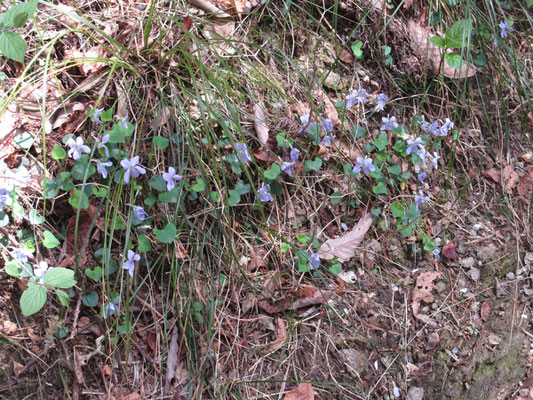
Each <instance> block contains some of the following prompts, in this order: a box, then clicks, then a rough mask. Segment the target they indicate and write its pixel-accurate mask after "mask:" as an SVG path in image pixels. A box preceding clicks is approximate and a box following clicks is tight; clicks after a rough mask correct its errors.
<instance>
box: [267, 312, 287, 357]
mask: <svg viewBox="0 0 533 400" xmlns="http://www.w3.org/2000/svg"><path fill="white" fill-rule="evenodd" d="M274 333H275V334H276V339H274V341H272V342H271V343H270V344H269V346H268V352H269V353H272V352H274V351H276V350H279V349H280V348H281V347H283V344H284V343H285V341H286V340H287V325H286V324H285V321H283V319H281V318H276V329H275V331H274Z"/></svg>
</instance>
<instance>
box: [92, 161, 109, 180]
mask: <svg viewBox="0 0 533 400" xmlns="http://www.w3.org/2000/svg"><path fill="white" fill-rule="evenodd" d="M91 161H94V162H95V163H96V170H97V171H98V173H99V174H100V175H102V178H104V179H105V178H107V169H106V167H111V166H112V165H113V163H112V162H111V161H106V162H102V161H100V160H94V159H93V160H91Z"/></svg>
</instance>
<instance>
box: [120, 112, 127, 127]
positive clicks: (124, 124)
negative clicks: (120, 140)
mask: <svg viewBox="0 0 533 400" xmlns="http://www.w3.org/2000/svg"><path fill="white" fill-rule="evenodd" d="M128 117H129V115H128V113H126V116H125V117H124V118H122V122H121V123H120V126H121V127H122V128H127V127H128Z"/></svg>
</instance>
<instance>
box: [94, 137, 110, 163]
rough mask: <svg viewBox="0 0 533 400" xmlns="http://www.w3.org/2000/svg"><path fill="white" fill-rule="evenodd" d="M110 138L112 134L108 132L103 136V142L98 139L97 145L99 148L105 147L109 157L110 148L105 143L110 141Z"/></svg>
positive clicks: (106, 154)
mask: <svg viewBox="0 0 533 400" xmlns="http://www.w3.org/2000/svg"><path fill="white" fill-rule="evenodd" d="M109 138H110V135H109V134H107V135H104V136H103V137H102V141H101V142H100V141H99V140H98V139H96V147H97V148H98V150H100V149H104V153H105V156H106V157H107V158H109V150H108V148H107V146H106V145H105V144H106V143H107V142H109Z"/></svg>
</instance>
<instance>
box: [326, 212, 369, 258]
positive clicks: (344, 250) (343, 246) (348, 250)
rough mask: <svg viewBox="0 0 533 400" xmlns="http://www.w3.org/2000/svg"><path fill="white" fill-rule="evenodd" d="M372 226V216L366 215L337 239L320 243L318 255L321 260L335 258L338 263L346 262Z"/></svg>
mask: <svg viewBox="0 0 533 400" xmlns="http://www.w3.org/2000/svg"><path fill="white" fill-rule="evenodd" d="M371 225H372V214H370V213H366V214H365V215H364V216H363V217H362V218H361V219H360V220H359V222H358V223H357V225H356V226H355V227H354V228H353V229H352V230H351V231H348V232H346V233H345V234H344V235H343V236H341V237H340V238H338V239H329V240H326V241H325V242H324V243H322V246H320V249H319V250H318V254H319V255H320V258H321V259H323V260H331V259H332V258H333V257H337V258H338V259H339V261H340V262H344V261H348V260H349V259H350V258H352V257H353V256H354V255H355V251H356V250H357V248H358V247H359V245H360V244H361V242H362V241H363V238H364V237H365V233H366V232H367V231H368V229H369V228H370V226H371Z"/></svg>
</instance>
